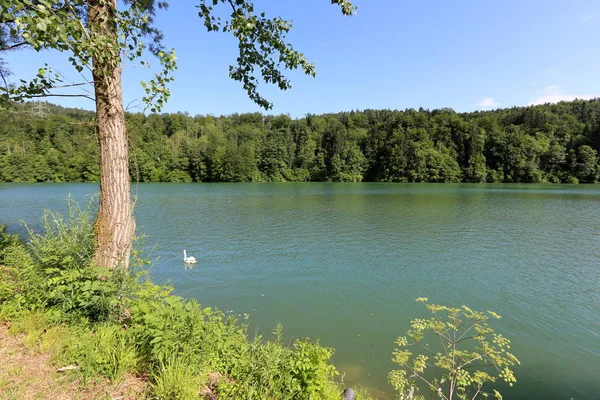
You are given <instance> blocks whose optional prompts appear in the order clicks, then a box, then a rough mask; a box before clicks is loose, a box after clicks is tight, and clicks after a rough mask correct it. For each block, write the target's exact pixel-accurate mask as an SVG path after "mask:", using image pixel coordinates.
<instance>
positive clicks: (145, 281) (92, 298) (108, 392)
mask: <svg viewBox="0 0 600 400" xmlns="http://www.w3.org/2000/svg"><path fill="white" fill-rule="evenodd" d="M90 215H93V212H91V211H90V210H84V211H82V210H80V209H79V208H78V207H76V205H74V204H73V203H72V202H69V212H68V214H67V217H66V218H64V217H62V216H60V215H56V214H53V213H50V212H46V213H45V214H44V218H43V226H44V229H43V230H42V231H41V232H39V233H38V232H33V231H29V237H28V238H27V239H28V240H27V243H24V242H20V241H17V240H15V238H14V237H10V238H9V239H10V240H7V239H6V238H3V237H2V235H7V234H6V232H5V231H4V230H0V244H1V243H4V244H3V245H2V246H3V247H0V265H3V266H2V267H0V268H1V270H2V274H1V275H0V323H1V322H4V325H3V326H2V334H3V335H4V336H5V337H6V338H10V339H9V340H7V342H6V343H4V341H3V347H2V353H0V359H2V356H4V357H6V358H7V360H9V361H8V362H5V363H3V365H2V366H1V367H0V368H2V369H1V370H0V400H1V399H9V398H19V399H21V398H23V399H30V398H31V399H33V398H39V397H36V396H46V397H45V398H57V399H59V398H81V399H87V398H103V397H105V398H110V397H111V396H113V394H114V393H116V392H119V393H125V392H128V391H130V392H131V393H133V395H134V397H133V398H140V396H147V397H150V398H153V399H165V400H167V399H178V400H186V399H197V398H205V399H248V400H251V399H256V400H259V399H260V400H262V399H298V400H303V399H306V400H309V399H319V400H340V399H341V398H342V391H343V388H342V387H340V385H339V383H338V381H337V380H336V376H337V375H338V373H337V371H336V369H335V367H334V366H333V365H332V364H331V362H330V358H331V356H332V355H333V349H329V348H326V347H323V346H321V345H320V344H319V343H318V342H310V341H304V340H297V341H294V342H293V343H291V344H290V345H288V346H285V345H283V344H282V337H283V331H282V328H281V327H277V329H276V330H275V337H276V339H275V340H274V341H265V340H263V339H262V338H261V337H256V338H255V339H253V340H250V339H249V338H248V332H247V326H245V325H243V324H240V323H238V321H236V320H235V319H233V318H230V317H226V316H225V315H224V314H223V313H222V312H220V311H218V310H214V309H211V308H204V307H202V306H201V305H200V304H198V303H197V302H196V301H194V300H186V299H183V298H181V297H178V296H174V295H172V294H171V290H172V288H170V287H166V286H159V285H155V284H154V283H152V282H151V281H150V279H149V277H148V273H147V271H145V270H144V268H143V266H144V264H145V262H144V261H143V257H141V256H140V255H139V253H138V252H136V251H134V254H133V257H132V258H133V259H134V260H137V261H140V262H138V263H135V265H133V267H132V269H131V270H129V271H126V272H125V273H124V272H122V271H121V272H115V271H110V270H106V269H100V268H96V267H94V266H93V265H91V255H92V249H93V225H92V224H91V223H90V217H89V216H90ZM11 349H13V350H14V349H17V351H15V352H13V351H12V350H11ZM20 365H23V367H22V368H23V369H22V370H21V371H19V372H18V373H17V372H16V371H17V370H16V369H15V368H18V367H19V366H20ZM64 366H73V369H71V370H69V371H66V372H62V373H57V372H56V371H57V369H58V368H60V367H64ZM15 376H18V378H15ZM43 382H46V383H43ZM44 385H46V386H47V387H46V389H44V390H42V389H41V387H42V386H44ZM46 390H47V393H48V394H44V391H46ZM65 396H66V397H65ZM120 396H126V395H124V394H120ZM360 398H362V399H367V398H368V397H367V396H364V395H363V396H362V397H360Z"/></svg>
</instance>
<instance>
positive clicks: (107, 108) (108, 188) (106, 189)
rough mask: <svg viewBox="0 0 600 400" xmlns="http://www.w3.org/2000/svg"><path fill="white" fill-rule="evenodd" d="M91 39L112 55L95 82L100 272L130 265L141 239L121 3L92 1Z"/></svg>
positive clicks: (99, 64) (99, 57) (105, 57)
mask: <svg viewBox="0 0 600 400" xmlns="http://www.w3.org/2000/svg"><path fill="white" fill-rule="evenodd" d="M88 7H89V8H88V21H89V28H90V29H89V32H90V34H91V35H98V36H102V37H103V38H106V39H107V43H109V45H108V46H107V47H108V49H109V51H107V52H103V51H97V52H94V55H93V57H92V62H93V73H92V75H93V77H94V90H95V95H96V118H97V125H96V134H97V137H98V142H99V145H100V205H99V208H98V216H97V218H96V221H95V222H94V233H95V236H96V248H95V251H94V258H93V261H94V264H95V265H97V266H99V267H108V268H124V269H126V268H127V267H128V266H129V255H130V252H131V243H132V241H133V237H134V234H135V221H134V219H133V215H132V207H131V194H130V187H131V183H130V177H129V150H128V142H127V128H126V126H125V111H124V108H123V88H122V85H121V72H122V69H121V65H120V64H121V63H120V52H119V49H118V47H117V31H116V29H117V27H116V21H115V20H116V19H115V11H116V7H117V1H116V0H88Z"/></svg>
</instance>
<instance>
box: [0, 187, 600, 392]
mask: <svg viewBox="0 0 600 400" xmlns="http://www.w3.org/2000/svg"><path fill="white" fill-rule="evenodd" d="M97 190H98V187H97V186H96V185H93V184H0V222H4V223H8V225H9V226H10V227H11V228H12V229H13V230H17V229H21V228H20V221H21V220H24V221H25V222H26V223H27V224H29V225H30V226H33V227H35V226H39V220H40V215H41V212H42V210H43V209H44V208H49V209H52V210H64V209H65V199H66V197H67V195H68V194H69V193H70V194H71V195H72V196H73V197H74V198H75V199H78V200H80V201H85V200H86V199H87V198H89V196H90V195H92V194H93V193H94V192H96V191H97ZM134 192H137V194H138V195H139V200H138V202H137V208H136V218H137V223H138V230H139V232H143V233H145V234H148V235H149V236H150V238H149V239H148V240H147V242H146V243H147V247H148V248H150V247H152V246H154V245H156V246H155V247H154V251H153V257H154V258H155V259H156V261H155V264H154V267H153V270H152V274H153V277H154V279H155V281H157V282H167V281H170V282H171V283H172V284H174V286H175V288H176V292H177V293H178V294H181V295H183V296H186V297H188V298H191V297H193V298H196V299H198V300H199V301H200V302H201V303H202V304H204V305H207V306H209V305H210V306H217V307H219V308H220V309H222V310H224V311H226V312H229V313H233V314H236V315H239V314H243V313H249V314H250V318H249V320H248V322H249V323H250V326H251V330H252V331H253V332H254V331H258V332H263V333H268V332H270V331H271V330H272V328H273V327H274V326H275V324H276V323H277V322H281V323H283V325H284V328H285V330H286V334H287V336H288V337H289V338H292V337H310V338H319V339H320V340H321V342H322V343H323V344H325V345H327V346H332V347H335V348H336V350H337V352H336V355H335V359H334V361H335V363H336V365H337V366H338V367H339V369H340V371H342V372H343V373H345V381H346V382H348V383H349V384H355V383H356V382H361V383H362V384H363V385H364V386H366V387H368V388H369V389H370V390H371V391H372V393H373V394H375V395H377V396H378V397H379V398H382V399H386V398H390V388H389V387H388V385H387V383H386V375H387V372H388V371H389V369H390V368H391V367H392V364H391V362H390V359H391V351H392V350H393V347H394V344H393V342H394V340H395V338H396V337H397V336H398V335H400V334H402V333H403V332H405V331H406V329H407V327H408V325H407V323H408V321H409V320H410V319H411V318H415V317H419V316H426V315H427V314H426V310H425V309H424V308H423V306H422V305H421V304H419V303H415V301H414V299H415V298H416V297H420V296H424V297H428V298H429V299H430V300H431V301H432V302H435V303H440V304H447V305H461V304H467V305H469V306H470V307H472V308H475V309H481V310H488V309H491V310H494V311H496V312H498V313H500V314H501V315H503V319H502V320H500V321H499V322H497V323H495V325H494V327H495V328H496V329H497V330H498V331H500V332H501V333H503V334H504V335H505V336H507V337H509V338H511V339H512V340H513V347H512V350H513V352H514V353H515V354H516V355H517V356H518V357H519V358H520V360H521V362H522V365H521V366H520V367H519V368H517V371H516V372H517V378H518V380H519V382H518V383H517V385H516V386H515V387H514V388H513V389H512V390H510V391H508V390H507V391H505V394H506V395H505V398H507V399H531V398H540V399H541V398H545V399H565V400H569V399H600V186H567V185H563V186H554V185H545V186H537V185H434V184H423V185H419V184H327V183H307V184H140V185H138V186H136V187H135V188H134ZM184 248H185V249H187V251H188V254H191V255H194V256H195V257H196V258H197V259H198V260H199V262H198V264H197V265H196V267H194V268H193V269H190V270H186V269H185V268H184V265H183V263H182V258H183V254H182V250H183V249H184Z"/></svg>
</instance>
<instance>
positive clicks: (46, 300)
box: [23, 199, 127, 321]
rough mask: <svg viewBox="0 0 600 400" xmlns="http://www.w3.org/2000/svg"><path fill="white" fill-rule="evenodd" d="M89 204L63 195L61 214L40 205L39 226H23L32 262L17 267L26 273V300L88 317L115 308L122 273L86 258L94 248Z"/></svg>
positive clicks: (108, 314)
mask: <svg viewBox="0 0 600 400" xmlns="http://www.w3.org/2000/svg"><path fill="white" fill-rule="evenodd" d="M91 204H92V203H91V202H90V205H89V206H88V209H87V210H81V209H80V208H79V207H78V205H77V204H76V203H75V202H73V201H72V200H70V199H69V200H68V214H67V217H66V218H64V217H63V216H62V215H60V214H57V213H53V212H51V211H48V210H46V211H45V212H44V215H43V218H42V226H43V231H42V232H41V233H37V232H34V231H32V230H30V231H29V243H28V248H29V249H30V251H31V255H32V258H33V262H32V263H31V265H30V266H29V267H25V268H23V274H25V275H26V276H27V277H28V282H29V286H30V288H29V293H30V294H29V301H30V303H31V306H34V307H37V306H44V307H49V308H52V309H55V310H56V311H57V312H60V313H61V314H62V315H65V316H70V317H76V318H86V319H89V320H91V321H102V320H106V319H108V318H110V317H111V316H114V315H116V314H118V313H119V296H120V294H121V291H122V289H123V285H124V282H125V280H126V279H127V277H126V276H124V275H123V274H122V273H120V272H119V271H112V270H109V269H101V268H97V267H95V266H92V265H91V264H90V263H91V257H92V254H93V250H94V232H93V224H92V222H91V219H90V214H91V212H92V209H91Z"/></svg>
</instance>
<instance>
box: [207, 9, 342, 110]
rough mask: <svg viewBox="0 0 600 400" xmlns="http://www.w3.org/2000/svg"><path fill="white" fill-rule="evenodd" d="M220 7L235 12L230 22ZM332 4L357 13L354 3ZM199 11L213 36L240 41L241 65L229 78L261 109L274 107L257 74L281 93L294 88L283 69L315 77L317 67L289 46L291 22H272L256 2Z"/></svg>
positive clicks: (230, 71)
mask: <svg viewBox="0 0 600 400" xmlns="http://www.w3.org/2000/svg"><path fill="white" fill-rule="evenodd" d="M219 3H223V4H225V5H226V6H227V7H228V8H231V13H230V14H229V18H221V17H220V16H219V14H218V13H216V11H215V7H216V6H217V5H218V4H219ZM331 3H332V4H338V5H339V6H340V8H341V10H342V13H343V14H344V15H351V14H352V13H353V12H354V6H352V4H351V3H350V1H337V0H334V1H332V2H331ZM198 8H199V10H200V11H199V12H198V15H199V16H200V18H201V19H202V20H203V21H204V26H205V27H206V29H207V30H208V31H209V32H211V31H215V32H230V33H231V34H232V35H233V36H234V37H235V38H236V39H237V41H238V43H239V45H238V48H239V55H238V57H237V65H235V66H234V65H231V66H229V76H230V77H231V78H232V79H234V80H236V81H238V82H241V83H242V85H243V87H244V90H245V91H246V93H247V94H248V97H250V99H251V100H252V101H254V102H255V103H256V104H258V105H260V106H261V107H263V108H265V109H269V108H271V107H272V104H271V103H269V101H268V100H266V99H265V98H264V97H263V96H262V95H261V94H260V93H259V92H258V83H259V79H258V78H257V76H256V75H255V72H254V71H260V76H261V77H262V79H263V80H264V81H265V82H267V83H272V84H274V85H276V86H277V87H278V88H279V89H281V90H287V89H290V88H291V87H292V86H291V84H290V81H289V80H288V79H287V78H285V77H284V76H283V74H282V72H281V69H282V67H284V68H286V69H298V68H300V69H301V70H302V72H304V73H305V74H307V75H312V76H315V66H314V65H313V64H311V63H310V62H309V61H308V60H307V59H306V58H305V57H304V55H303V54H302V53H300V52H298V51H297V50H294V48H293V47H292V45H291V44H289V43H287V42H286V35H287V34H288V33H289V31H290V30H291V29H292V23H291V21H287V20H284V19H282V18H278V17H276V18H268V17H266V15H265V13H264V12H262V13H257V12H256V11H255V6H254V2H253V1H250V0H244V1H241V0H240V1H235V2H234V1H230V0H201V1H200V5H199V6H198Z"/></svg>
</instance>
